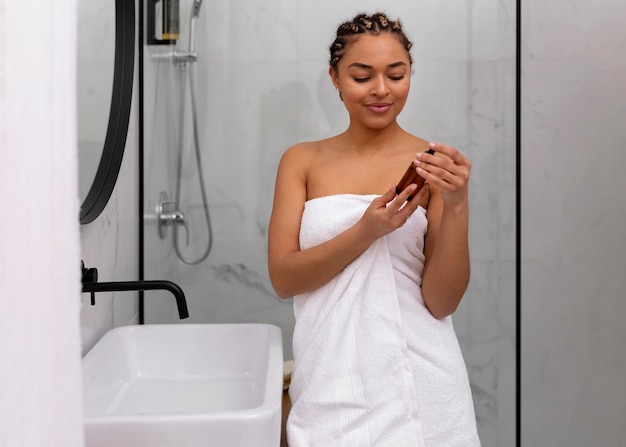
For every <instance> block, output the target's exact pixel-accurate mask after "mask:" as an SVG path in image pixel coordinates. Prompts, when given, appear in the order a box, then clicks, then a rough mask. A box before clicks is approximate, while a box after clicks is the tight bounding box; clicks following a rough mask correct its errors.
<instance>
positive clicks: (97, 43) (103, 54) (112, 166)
mask: <svg viewBox="0 0 626 447" xmlns="http://www.w3.org/2000/svg"><path fill="white" fill-rule="evenodd" d="M78 3H79V5H78V45H77V46H78V60H77V84H78V95H77V98H78V99H77V102H78V103H77V112H78V140H79V141H78V143H79V144H78V147H79V155H78V159H79V175H78V177H79V194H80V199H81V201H82V205H81V208H80V223H81V224H86V223H89V222H92V221H93V220H94V219H96V218H97V217H98V216H99V215H100V213H101V212H102V210H103V209H104V207H105V206H106V204H107V202H108V200H109V198H110V197H111V193H112V192H113V188H114V186H115V182H116V180H117V176H118V173H119V168H120V165H121V163H122V158H123V155H124V146H125V145H126V135H127V132H128V120H129V118H130V106H131V100H132V88H133V71H134V52H135V5H134V2H133V1H124V0H98V1H92V0H89V1H88V0H79V2H78Z"/></svg>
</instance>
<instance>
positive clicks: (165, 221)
mask: <svg viewBox="0 0 626 447" xmlns="http://www.w3.org/2000/svg"><path fill="white" fill-rule="evenodd" d="M156 216H157V223H158V227H159V237H160V238H161V239H165V236H166V235H167V227H168V226H170V225H171V226H174V225H182V226H183V227H185V235H186V237H187V241H186V243H187V245H189V231H188V230H187V222H186V221H185V215H184V214H183V212H182V211H179V210H177V209H176V201H174V200H168V197H167V193H166V192H165V191H163V192H161V196H160V197H159V203H158V204H157V207H156Z"/></svg>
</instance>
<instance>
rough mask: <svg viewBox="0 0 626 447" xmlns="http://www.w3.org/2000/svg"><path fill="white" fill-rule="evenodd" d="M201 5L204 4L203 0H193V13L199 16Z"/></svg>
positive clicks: (194, 15)
mask: <svg viewBox="0 0 626 447" xmlns="http://www.w3.org/2000/svg"><path fill="white" fill-rule="evenodd" d="M200 6H202V0H193V6H192V7H191V15H192V16H193V17H198V14H200Z"/></svg>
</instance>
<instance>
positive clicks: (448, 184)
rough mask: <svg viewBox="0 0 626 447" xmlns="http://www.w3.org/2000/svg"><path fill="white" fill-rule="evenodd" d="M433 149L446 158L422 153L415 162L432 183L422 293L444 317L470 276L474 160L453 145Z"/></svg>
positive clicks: (435, 313)
mask: <svg viewBox="0 0 626 447" xmlns="http://www.w3.org/2000/svg"><path fill="white" fill-rule="evenodd" d="M431 147H433V146H431ZM433 149H435V151H436V152H438V153H440V154H443V155H444V157H440V156H433V155H428V154H419V155H418V156H417V162H416V164H417V166H418V168H422V169H423V171H422V173H423V175H424V176H425V177H426V180H427V181H428V182H429V183H430V185H431V198H430V202H429V204H428V231H427V234H426V241H425V249H424V252H425V253H424V254H425V257H426V262H425V265H424V271H423V275H422V294H423V297H424V303H425V304H426V307H427V308H428V310H429V311H430V312H431V313H432V315H433V316H434V317H435V318H443V317H446V316H448V315H451V314H452V313H453V312H454V311H455V310H456V308H457V306H458V305H459V303H460V301H461V298H462V297H463V294H464V293H465V290H466V289H467V285H468V283H469V279H470V260H469V243H468V228H469V201H468V182H469V173H470V169H471V163H470V161H469V160H468V159H467V158H465V157H464V156H463V155H462V154H461V153H460V152H459V151H457V150H456V149H454V148H451V147H448V146H443V145H440V144H436V145H434V147H433ZM426 172H427V174H426Z"/></svg>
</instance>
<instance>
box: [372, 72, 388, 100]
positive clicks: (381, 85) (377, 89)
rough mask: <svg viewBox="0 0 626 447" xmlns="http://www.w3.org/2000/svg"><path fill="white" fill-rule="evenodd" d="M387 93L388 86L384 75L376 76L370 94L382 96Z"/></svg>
mask: <svg viewBox="0 0 626 447" xmlns="http://www.w3.org/2000/svg"><path fill="white" fill-rule="evenodd" d="M387 93H389V86H388V85H387V78H386V77H385V76H377V77H376V79H375V82H374V85H373V87H372V96H378V97H379V98H382V97H384V96H387Z"/></svg>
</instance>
